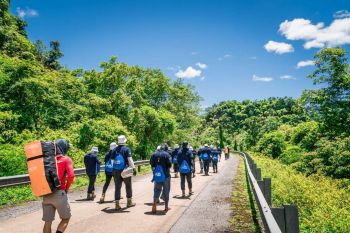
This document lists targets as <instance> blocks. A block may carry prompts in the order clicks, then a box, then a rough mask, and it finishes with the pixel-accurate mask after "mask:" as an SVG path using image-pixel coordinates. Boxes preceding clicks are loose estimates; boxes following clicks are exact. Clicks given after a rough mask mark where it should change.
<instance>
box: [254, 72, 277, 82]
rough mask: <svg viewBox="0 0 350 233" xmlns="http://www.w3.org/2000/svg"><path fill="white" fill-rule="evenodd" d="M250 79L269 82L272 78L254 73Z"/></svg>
mask: <svg viewBox="0 0 350 233" xmlns="http://www.w3.org/2000/svg"><path fill="white" fill-rule="evenodd" d="M252 80H253V81H255V82H271V81H272V80H273V78H271V77H259V76H257V75H255V74H254V75H253V78H252Z"/></svg>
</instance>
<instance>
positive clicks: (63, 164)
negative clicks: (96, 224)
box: [42, 139, 74, 233]
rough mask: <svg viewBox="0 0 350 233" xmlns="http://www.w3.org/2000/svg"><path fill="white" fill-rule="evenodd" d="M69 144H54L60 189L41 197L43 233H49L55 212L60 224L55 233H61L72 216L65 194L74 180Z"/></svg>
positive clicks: (62, 141) (59, 141) (61, 142)
mask: <svg viewBox="0 0 350 233" xmlns="http://www.w3.org/2000/svg"><path fill="white" fill-rule="evenodd" d="M68 149H69V143H68V141H67V140H65V139H59V140H57V142H56V161H57V175H58V178H59V180H60V184H61V185H60V188H59V190H57V191H56V192H54V193H51V194H48V195H46V196H44V197H43V203H42V206H43V218H42V219H43V221H44V222H45V224H44V229H43V232H44V233H51V225H52V222H53V220H55V212H56V210H57V212H58V214H59V216H60V218H61V222H60V224H59V225H58V227H57V231H56V233H63V232H64V231H65V230H66V228H67V226H68V223H69V219H70V217H71V216H72V214H71V210H70V206H69V202H68V197H67V193H68V190H69V187H70V186H71V184H72V183H73V180H74V169H73V162H72V159H71V158H69V157H68V155H67V152H68Z"/></svg>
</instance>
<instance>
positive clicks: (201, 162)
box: [197, 146, 203, 174]
mask: <svg viewBox="0 0 350 233" xmlns="http://www.w3.org/2000/svg"><path fill="white" fill-rule="evenodd" d="M201 153H202V146H200V147H199V148H198V151H197V154H198V160H199V167H200V169H201V170H200V172H199V173H201V174H202V173H203V160H202V157H201Z"/></svg>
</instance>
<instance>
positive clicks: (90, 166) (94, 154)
mask: <svg viewBox="0 0 350 233" xmlns="http://www.w3.org/2000/svg"><path fill="white" fill-rule="evenodd" d="M84 164H85V169H86V174H87V176H88V177H89V187H88V191H87V198H86V199H88V200H94V199H95V197H96V195H95V181H96V176H97V174H98V173H99V172H100V169H99V168H100V164H101V161H100V160H99V158H98V147H96V146H94V147H92V149H91V151H90V152H89V153H87V154H86V155H85V156H84Z"/></svg>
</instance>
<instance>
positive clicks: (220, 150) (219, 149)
mask: <svg viewBox="0 0 350 233" xmlns="http://www.w3.org/2000/svg"><path fill="white" fill-rule="evenodd" d="M218 152H219V160H221V154H222V149H221V148H220V147H218Z"/></svg>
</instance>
